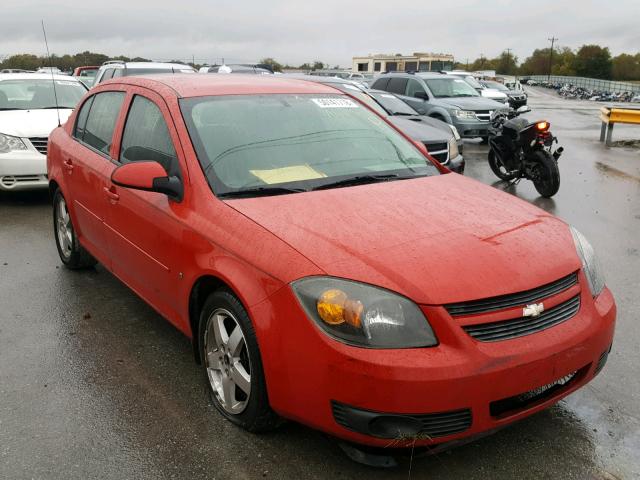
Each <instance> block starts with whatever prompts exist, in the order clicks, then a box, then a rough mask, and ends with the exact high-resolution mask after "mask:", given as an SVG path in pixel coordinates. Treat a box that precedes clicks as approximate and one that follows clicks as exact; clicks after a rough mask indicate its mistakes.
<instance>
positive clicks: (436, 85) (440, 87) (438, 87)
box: [425, 78, 480, 98]
mask: <svg viewBox="0 0 640 480" xmlns="http://www.w3.org/2000/svg"><path fill="white" fill-rule="evenodd" d="M425 82H426V83H427V86H428V87H429V90H431V93H432V94H433V96H434V97H436V98H449V97H479V96H480V95H479V94H478V92H477V91H476V90H475V89H474V88H473V87H472V86H471V85H469V84H468V83H467V82H465V81H464V80H463V79H461V78H428V79H425Z"/></svg>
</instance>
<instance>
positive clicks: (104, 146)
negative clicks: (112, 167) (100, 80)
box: [81, 92, 124, 155]
mask: <svg viewBox="0 0 640 480" xmlns="http://www.w3.org/2000/svg"><path fill="white" fill-rule="evenodd" d="M123 100H124V92H103V93H98V94H96V95H95V96H94V99H93V105H91V110H90V111H89V116H88V118H87V121H86V126H85V129H84V134H83V137H82V141H83V142H84V143H86V144H87V145H89V146H90V147H93V148H95V149H96V150H98V151H99V152H102V153H104V154H106V155H109V149H110V148H111V141H112V139H113V130H114V128H115V126H116V120H117V119H118V114H119V113H120V107H121V106H122V101H123ZM81 113H82V112H81Z"/></svg>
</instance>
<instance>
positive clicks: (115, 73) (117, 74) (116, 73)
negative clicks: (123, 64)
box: [111, 68, 124, 78]
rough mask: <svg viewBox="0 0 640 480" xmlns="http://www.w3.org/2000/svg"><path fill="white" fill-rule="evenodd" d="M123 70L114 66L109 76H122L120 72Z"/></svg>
mask: <svg viewBox="0 0 640 480" xmlns="http://www.w3.org/2000/svg"><path fill="white" fill-rule="evenodd" d="M123 72H124V68H116V69H115V70H114V71H113V75H112V76H111V78H118V77H121V76H122V73H123Z"/></svg>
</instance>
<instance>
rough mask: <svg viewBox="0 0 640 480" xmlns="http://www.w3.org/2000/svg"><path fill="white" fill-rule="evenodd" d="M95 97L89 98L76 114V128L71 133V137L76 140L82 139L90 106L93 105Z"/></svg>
mask: <svg viewBox="0 0 640 480" xmlns="http://www.w3.org/2000/svg"><path fill="white" fill-rule="evenodd" d="M94 98H96V97H89V98H88V99H87V101H86V102H84V104H82V108H81V109H80V111H79V112H78V118H77V119H76V128H75V129H74V131H73V136H74V137H76V138H77V139H78V140H82V139H83V138H84V131H85V127H86V126H87V117H89V110H91V105H92V104H93V99H94Z"/></svg>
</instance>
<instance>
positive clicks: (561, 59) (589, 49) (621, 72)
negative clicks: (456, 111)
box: [455, 45, 640, 80]
mask: <svg viewBox="0 0 640 480" xmlns="http://www.w3.org/2000/svg"><path fill="white" fill-rule="evenodd" d="M549 67H551V71H550V70H549ZM455 68H463V69H466V70H469V71H475V70H495V71H496V72H498V73H502V74H505V75H547V74H549V73H551V75H567V76H579V77H589V78H602V79H605V80H640V53H636V54H635V55H631V54H628V53H621V54H620V55H617V56H615V57H613V56H612V55H611V52H610V51H609V48H608V47H601V46H600V45H583V46H581V47H580V48H578V49H576V50H572V49H571V48H569V47H559V48H554V49H553V54H552V52H551V49H550V48H537V49H535V50H534V51H533V53H532V54H531V55H530V56H529V57H527V58H526V59H525V60H524V61H523V62H522V63H521V64H519V63H518V57H516V56H514V55H511V54H510V52H509V51H505V52H502V53H501V54H500V55H498V56H497V57H495V58H491V59H489V58H486V57H484V56H482V55H481V56H480V57H479V58H477V59H475V60H474V61H473V62H471V63H467V62H465V63H461V62H457V63H456V65H455Z"/></svg>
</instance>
